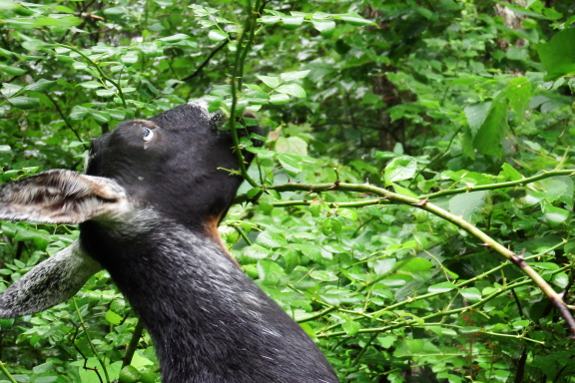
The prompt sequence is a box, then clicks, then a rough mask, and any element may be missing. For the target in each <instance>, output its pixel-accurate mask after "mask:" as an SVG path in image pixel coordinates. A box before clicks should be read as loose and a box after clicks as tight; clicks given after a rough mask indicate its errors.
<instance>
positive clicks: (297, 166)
mask: <svg viewBox="0 0 575 383" xmlns="http://www.w3.org/2000/svg"><path fill="white" fill-rule="evenodd" d="M277 159H278V161H279V163H280V164H281V166H282V168H283V169H284V170H285V171H286V173H287V174H289V175H290V176H292V177H295V176H296V175H297V174H298V173H299V172H301V169H302V168H301V157H300V156H296V155H295V154H287V153H280V154H278V156H277Z"/></svg>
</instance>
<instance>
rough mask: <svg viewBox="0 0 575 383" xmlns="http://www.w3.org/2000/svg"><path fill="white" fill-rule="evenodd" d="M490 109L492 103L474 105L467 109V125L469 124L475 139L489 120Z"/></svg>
mask: <svg viewBox="0 0 575 383" xmlns="http://www.w3.org/2000/svg"><path fill="white" fill-rule="evenodd" d="M490 108H491V102H484V103H482V104H474V105H469V106H467V107H465V109H464V111H465V117H467V123H468V124H469V127H470V128H471V133H472V135H473V136H474V137H475V134H476V133H477V131H478V130H479V128H480V127H481V125H483V122H484V121H485V119H486V118H487V113H488V112H489V109H490Z"/></svg>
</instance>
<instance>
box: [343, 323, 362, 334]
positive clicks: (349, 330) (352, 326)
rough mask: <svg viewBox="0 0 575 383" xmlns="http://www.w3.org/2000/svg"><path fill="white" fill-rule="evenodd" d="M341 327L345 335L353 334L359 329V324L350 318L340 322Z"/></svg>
mask: <svg viewBox="0 0 575 383" xmlns="http://www.w3.org/2000/svg"><path fill="white" fill-rule="evenodd" d="M341 327H342V328H343V331H345V333H346V334H347V335H355V334H356V333H357V332H358V331H359V329H360V328H361V324H360V323H358V322H355V321H352V320H349V321H346V322H343V323H342V324H341Z"/></svg>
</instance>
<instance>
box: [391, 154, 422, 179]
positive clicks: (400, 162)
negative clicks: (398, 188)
mask: <svg viewBox="0 0 575 383" xmlns="http://www.w3.org/2000/svg"><path fill="white" fill-rule="evenodd" d="M416 173H417V161H416V160H415V158H413V157H409V156H401V157H396V158H394V159H393V160H391V161H390V162H389V163H388V164H387V165H386V167H385V180H386V181H390V182H398V181H403V180H408V179H411V178H412V177H413V176H414V175H415V174H416Z"/></svg>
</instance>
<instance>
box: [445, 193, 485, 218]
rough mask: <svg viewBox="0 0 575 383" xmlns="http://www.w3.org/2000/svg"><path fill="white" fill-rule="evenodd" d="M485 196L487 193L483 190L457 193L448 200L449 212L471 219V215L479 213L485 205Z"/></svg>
mask: <svg viewBox="0 0 575 383" xmlns="http://www.w3.org/2000/svg"><path fill="white" fill-rule="evenodd" d="M486 196H487V193H486V192H484V191H476V192H471V193H466V194H458V195H456V196H454V197H452V198H451V199H450V200H449V212H450V213H452V214H455V215H459V216H462V217H463V219H465V220H466V221H471V220H472V218H473V215H474V214H476V213H480V212H481V209H483V207H484V206H485V197H486Z"/></svg>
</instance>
